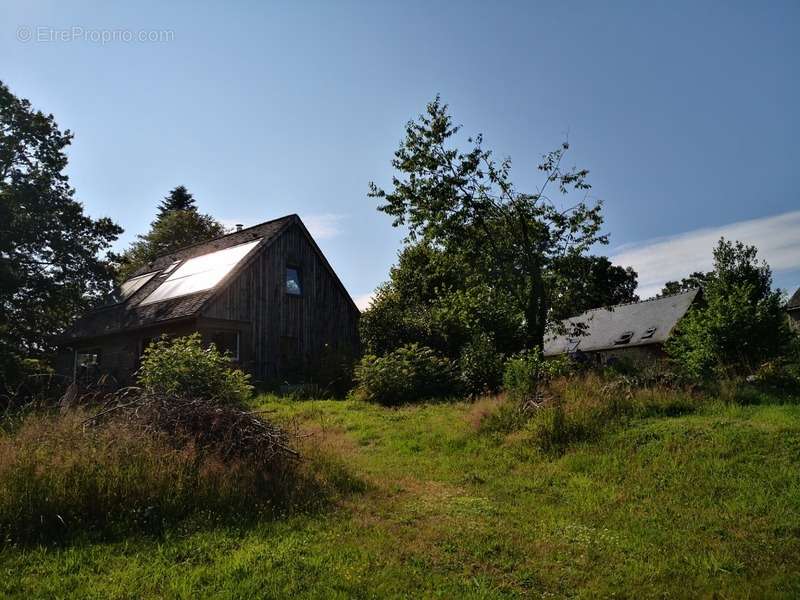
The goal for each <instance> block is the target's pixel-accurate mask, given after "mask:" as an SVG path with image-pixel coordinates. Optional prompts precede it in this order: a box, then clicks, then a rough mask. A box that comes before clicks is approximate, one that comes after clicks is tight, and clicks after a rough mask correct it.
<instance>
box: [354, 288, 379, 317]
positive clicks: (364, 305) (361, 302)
mask: <svg viewBox="0 0 800 600" xmlns="http://www.w3.org/2000/svg"><path fill="white" fill-rule="evenodd" d="M374 297H375V292H370V293H369V294H361V295H360V296H356V297H355V298H353V302H355V303H356V306H357V307H358V309H359V310H360V311H362V312H363V311H365V310H367V309H368V308H369V305H370V304H371V303H372V299H373V298H374Z"/></svg>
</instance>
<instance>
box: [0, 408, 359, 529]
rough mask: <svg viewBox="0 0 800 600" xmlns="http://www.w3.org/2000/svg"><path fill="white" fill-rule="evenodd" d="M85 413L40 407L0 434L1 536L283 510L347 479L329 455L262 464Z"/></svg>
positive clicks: (315, 501)
mask: <svg viewBox="0 0 800 600" xmlns="http://www.w3.org/2000/svg"><path fill="white" fill-rule="evenodd" d="M87 416H88V415H87V414H85V413H84V412H83V411H69V412H68V413H67V414H65V415H53V414H41V413H36V414H31V415H28V416H27V417H26V418H25V419H24V420H23V422H22V423H21V424H20V425H19V426H18V427H15V428H14V429H13V431H7V432H5V433H0V534H2V536H1V537H0V545H2V544H4V543H5V544H8V543H17V542H21V543H23V542H46V541H52V540H62V539H65V538H69V537H72V536H74V535H88V536H90V537H93V536H97V535H102V536H108V535H111V536H113V535H115V534H122V533H125V532H129V531H141V532H146V533H159V532H161V531H162V529H163V528H164V527H165V526H167V525H169V524H172V523H176V522H178V521H182V520H185V519H192V520H195V521H196V522H197V523H198V524H201V523H219V522H222V521H226V522H234V523H238V522H242V521H246V520H249V519H253V518H256V517H264V516H268V517H275V516H281V515H283V514H285V513H287V512H289V511H295V510H307V509H313V508H317V507H319V506H321V505H322V503H324V502H325V501H326V499H327V498H329V497H330V496H332V495H333V494H335V493H336V488H337V487H341V486H344V485H352V482H349V481H348V480H347V475H346V470H345V469H344V468H343V467H342V465H340V464H338V463H336V461H335V460H331V459H329V458H326V460H324V461H323V460H321V459H319V458H316V459H313V460H305V461H301V462H297V461H286V462H281V463H273V464H269V465H265V464H263V461H262V462H259V461H257V460H253V459H247V458H243V457H241V456H239V457H233V458H232V457H226V456H224V455H223V454H222V453H221V452H219V451H209V450H207V449H202V448H199V447H198V446H197V445H196V444H194V443H192V442H191V441H190V440H189V439H187V440H183V441H181V443H179V444H176V443H175V440H174V439H169V438H168V437H167V436H166V435H165V434H158V433H153V432H146V431H143V430H141V429H138V428H135V427H132V426H130V424H129V423H126V422H124V421H119V420H117V421H109V422H106V423H103V424H102V425H101V426H97V427H91V428H86V427H85V419H86V417H87Z"/></svg>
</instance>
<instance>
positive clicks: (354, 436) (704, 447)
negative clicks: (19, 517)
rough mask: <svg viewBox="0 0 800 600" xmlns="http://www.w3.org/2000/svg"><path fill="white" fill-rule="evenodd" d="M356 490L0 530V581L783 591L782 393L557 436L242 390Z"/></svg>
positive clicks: (796, 584) (792, 478) (794, 434)
mask: <svg viewBox="0 0 800 600" xmlns="http://www.w3.org/2000/svg"><path fill="white" fill-rule="evenodd" d="M260 404H261V408H263V409H267V410H269V411H270V413H271V414H272V416H273V417H274V418H277V419H279V420H282V421H286V422H292V423H296V424H297V425H298V426H299V427H300V428H301V429H303V430H305V431H309V432H313V433H314V435H313V436H312V437H311V438H310V440H312V442H311V444H312V445H313V446H319V447H321V448H322V450H323V452H330V453H336V454H338V455H339V456H342V457H343V458H344V459H345V462H346V464H347V465H348V469H349V470H350V471H351V472H352V473H353V474H355V475H356V476H357V477H359V478H360V479H361V480H363V481H364V483H365V486H364V490H363V491H360V492H354V493H353V494H352V495H351V496H349V497H347V498H345V499H343V500H342V501H341V503H340V505H339V506H336V507H333V508H331V510H329V511H327V512H325V513H323V514H311V515H300V516H292V517H289V518H287V519H285V520H281V521H276V522H266V523H262V524H260V525H257V526H255V527H253V526H248V527H244V526H243V527H241V528H232V527H229V526H226V527H222V528H221V527H214V526H211V525H209V526H208V527H206V528H201V529H200V530H196V529H195V530H192V531H187V532H185V533H181V532H179V531H172V532H169V533H168V534H167V535H166V536H165V538H164V539H159V540H154V539H152V538H136V539H128V540H125V541H120V542H115V543H106V544H92V543H84V544H75V545H72V546H70V547H67V548H63V549H56V548H35V549H33V548H27V549H25V548H7V549H6V550H4V551H3V552H2V553H1V554H0V568H2V573H3V576H2V577H0V596H2V597H9V598H13V597H19V598H22V597H26V598H30V597H75V598H78V597H80V598H127V597H145V598H160V597H175V598H191V597H198V596H203V597H219V598H242V597H258V598H262V597H287V596H292V597H326V598H330V597H342V598H344V597H348V598H350V597H362V598H371V597H419V596H424V597H473V598H488V597H531V596H532V597H539V596H548V597H574V596H578V597H587V598H588V597H596V596H611V595H613V594H616V595H617V596H621V597H652V596H664V597H697V596H711V595H713V594H714V593H718V594H719V596H720V597H787V598H788V597H797V596H800V470H798V468H797V464H798V458H800V407H798V406H779V405H764V406H748V407H730V406H724V405H721V404H719V405H713V404H712V405H710V406H706V407H705V408H702V409H700V410H698V411H697V412H695V413H693V414H687V415H683V416H676V417H659V418H648V419H640V420H634V421H632V422H629V423H628V424H627V425H626V426H624V427H621V428H618V429H615V430H612V431H609V432H608V433H606V434H605V435H603V436H601V437H600V438H599V439H594V440H592V441H587V442H583V443H579V444H576V445H572V446H570V447H569V448H568V449H567V450H566V451H565V452H563V453H560V454H545V453H541V452H540V451H538V450H536V449H535V448H534V447H533V446H532V444H530V443H529V440H527V439H526V437H525V435H524V434H519V433H516V434H510V435H500V434H487V433H479V432H477V431H476V423H477V422H478V421H479V420H480V417H481V415H482V413H483V412H487V411H491V410H493V407H492V402H491V401H484V402H481V403H479V404H477V405H472V404H468V403H439V404H425V405H420V406H410V407H405V408H401V409H397V410H388V409H384V408H380V407H376V406H370V405H365V404H363V403H358V402H353V401H307V402H290V401H281V400H275V399H270V398H262V399H261V400H260Z"/></svg>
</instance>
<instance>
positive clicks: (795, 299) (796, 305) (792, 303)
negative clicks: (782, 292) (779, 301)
mask: <svg viewBox="0 0 800 600" xmlns="http://www.w3.org/2000/svg"><path fill="white" fill-rule="evenodd" d="M786 310H800V288H797V291H796V292H795V293H794V296H792V297H791V298H789V301H788V302H787V303H786Z"/></svg>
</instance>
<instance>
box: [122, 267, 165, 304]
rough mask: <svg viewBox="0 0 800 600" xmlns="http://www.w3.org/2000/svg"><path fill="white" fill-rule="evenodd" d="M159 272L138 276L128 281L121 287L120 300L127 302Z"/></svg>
mask: <svg viewBox="0 0 800 600" xmlns="http://www.w3.org/2000/svg"><path fill="white" fill-rule="evenodd" d="M157 272H158V271H153V272H152V273H145V274H144V275H138V276H136V277H131V278H130V279H128V281H126V282H125V283H123V284H122V285H121V286H120V290H119V295H120V299H121V300H127V299H128V298H130V297H131V296H133V295H134V294H135V293H136V292H137V291H139V289H140V288H141V287H142V286H143V285H144V284H146V283H147V282H148V281H150V280H151V279H152V278H153V276H154V275H155V274H156V273H157Z"/></svg>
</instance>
